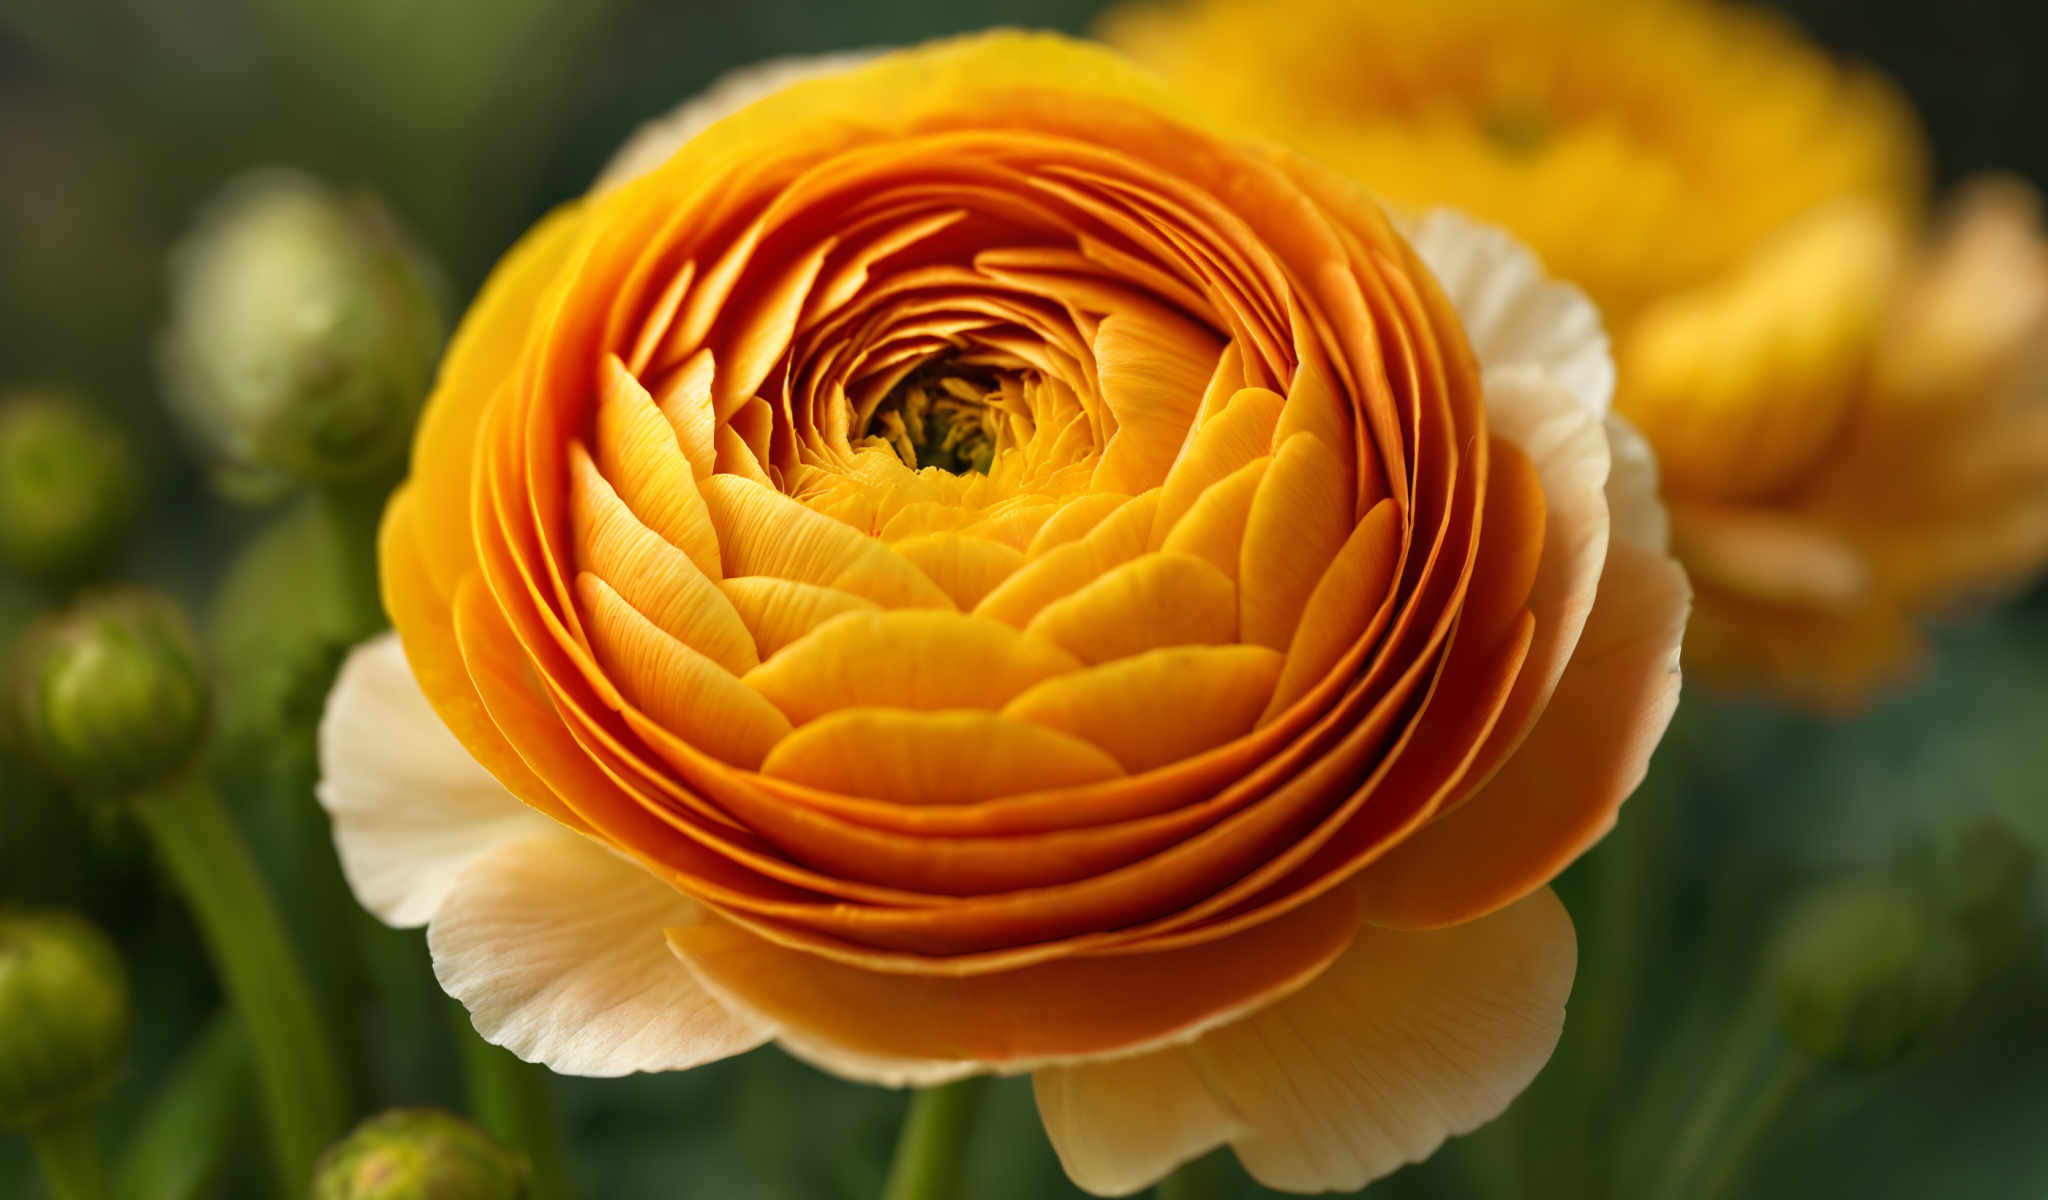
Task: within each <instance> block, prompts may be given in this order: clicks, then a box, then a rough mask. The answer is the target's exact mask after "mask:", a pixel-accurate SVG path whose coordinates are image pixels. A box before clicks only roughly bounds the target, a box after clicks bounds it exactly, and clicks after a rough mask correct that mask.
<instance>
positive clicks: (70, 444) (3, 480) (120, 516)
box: [0, 392, 142, 581]
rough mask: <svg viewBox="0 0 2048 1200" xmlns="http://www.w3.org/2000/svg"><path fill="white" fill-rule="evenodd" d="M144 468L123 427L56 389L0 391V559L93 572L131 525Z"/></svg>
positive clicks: (38, 573)
mask: <svg viewBox="0 0 2048 1200" xmlns="http://www.w3.org/2000/svg"><path fill="white" fill-rule="evenodd" d="M141 494H142V480H141V468H140V466H139V465H138V464H137V463H136V461H135V455H134V452H133V451H132V450H131V449H130V448H129V446H128V443H127V441H126V440H125V439H124V438H123V436H122V434H121V431H120V429H118V428H116V427H115V426H114V425H113V424H112V423H111V422H109V421H106V420H104V419H103V418H100V417H97V416H95V415H93V414H92V413H91V412H90V411H89V410H88V409H87V408H85V407H84V406H83V405H82V404H81V403H80V401H79V400H78V398H77V397H75V396H71V395H67V394H64V393H59V392H18V393H15V394H12V395H8V396H0V563H4V564H5V565H6V566H8V567H10V568H12V569H14V570H18V571H20V572H22V573H23V574H26V575H31V576H34V577H37V578H41V579H52V580H58V581H72V580H76V579H78V578H79V577H80V576H83V575H87V574H90V573H91V572H92V570H93V568H95V567H97V566H100V565H101V564H102V563H103V562H104V561H105V559H106V558H107V556H108V554H109V552H110V551H111V550H112V549H113V548H114V546H115V545H116V544H117V543H118V542H119V541H120V540H121V538H122V537H123V536H124V535H126V534H127V532H128V529H129V527H130V526H131V525H133V524H134V521H135V514H136V510H137V508H138V507H139V504H140V500H141Z"/></svg>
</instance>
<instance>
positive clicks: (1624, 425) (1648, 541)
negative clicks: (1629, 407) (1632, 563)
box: [1607, 409, 1671, 554]
mask: <svg viewBox="0 0 2048 1200" xmlns="http://www.w3.org/2000/svg"><path fill="white" fill-rule="evenodd" d="M1607 453H1608V456H1609V458H1610V459H1611V462H1612V465H1611V466H1610V467H1609V469H1608V472H1607V512H1608V517H1609V519H1610V521H1611V522H1612V525H1613V529H1614V536H1615V537H1617V538H1620V539H1621V540H1622V541H1624V542H1628V543H1629V544H1631V545H1634V546H1638V547H1640V548H1642V549H1644V550H1649V551H1653V552H1655V553H1657V554H1669V553H1670V552H1671V514H1670V513H1668V512H1666V511H1665V509H1664V495H1663V485H1662V482H1661V479H1660V476H1659V473H1658V470H1657V452H1656V451H1655V450H1652V449H1651V448H1650V442H1649V439H1647V438H1645V437H1644V436H1643V435H1642V434H1641V433H1640V432H1638V431H1637V429H1636V427H1635V426H1634V425H1631V424H1630V423H1629V420H1628V418H1627V417H1624V416H1622V415H1621V412H1620V410H1618V409H1616V410H1610V411H1609V412H1608V414H1607Z"/></svg>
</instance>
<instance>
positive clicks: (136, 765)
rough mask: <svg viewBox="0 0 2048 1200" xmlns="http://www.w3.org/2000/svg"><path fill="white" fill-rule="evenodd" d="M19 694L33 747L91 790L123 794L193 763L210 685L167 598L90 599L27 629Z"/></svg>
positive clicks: (116, 595) (132, 594) (119, 595)
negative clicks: (33, 627)
mask: <svg viewBox="0 0 2048 1200" xmlns="http://www.w3.org/2000/svg"><path fill="white" fill-rule="evenodd" d="M14 688H15V696H16V700H17V702H18V703H19V704H20V706H21V707H20V709H19V712H20V720H21V724H22V727H23V729H24V730H25V731H26V734H27V738H28V742H29V745H30V747H31V749H33V751H34V752H35V754H36V756H37V757H38V758H40V759H41V760H42V761H43V763H44V765H45V766H47V767H48V768H49V769H50V771H51V773H52V774H54V775H56V776H58V777H59V778H61V779H63V780H65V781H66V782H68V783H70V784H71V785H72V786H74V787H77V788H80V789H82V790H86V791H91V792H103V793H114V794H126V793H128V792H132V791H135V790H137V789H140V788H143V787H146V786H148V785H150V784H152V783H155V782H158V781H159V780H162V779H164V778H165V777H166V776H169V775H171V774H172V773H174V772H176V771H177V770H179V769H180V768H182V767H184V766H185V765H186V764H187V763H189V762H190V761H191V760H192V758H193V756H194V755H195V754H196V753H197V751H198V749H199V745H200V743H201V742H202V741H203V740H204V737H205V734H206V726H207V716H208V697H209V684H208V679H207V675H206V670H205V667H204V665H203V664H202V663H201V661H200V655H199V647H198V644H197V643H196V642H195V640H194V639H193V636H192V632H191V630H190V628H189V627H188V626H187V625H186V624H185V621H184V618H183V617H181V616H180V615H179V614H178V611H177V609H176V608H174V607H173V606H172V605H171V604H170V602H169V601H167V600H164V599H163V598H162V597H159V596H155V595H152V594H150V593H147V592H141V591H118V592H109V593H104V594H101V595H97V596H90V597H87V598H85V599H83V600H81V601H79V602H78V603H77V604H76V605H74V606H73V607H72V608H71V609H70V610H69V611H68V612H64V613H61V614H58V615H57V616H55V617H51V618H49V619H47V620H45V621H44V622H43V623H42V624H40V625H39V626H37V627H36V628H35V629H32V630H30V631H29V633H28V635H27V637H26V638H25V639H24V641H23V646H22V651H21V658H20V661H19V663H18V664H17V665H16V668H15V681H14Z"/></svg>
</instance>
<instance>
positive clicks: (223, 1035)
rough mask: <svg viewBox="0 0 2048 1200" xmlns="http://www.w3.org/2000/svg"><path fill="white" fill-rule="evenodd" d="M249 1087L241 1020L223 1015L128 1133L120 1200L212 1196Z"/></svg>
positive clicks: (173, 1071) (238, 1130) (174, 1070)
mask: <svg viewBox="0 0 2048 1200" xmlns="http://www.w3.org/2000/svg"><path fill="white" fill-rule="evenodd" d="M254 1084H255V1081H254V1080H253V1079H251V1078H250V1075H249V1040H248V1039H247V1038H245V1037H243V1036H242V1025H241V1022H239V1021H237V1020H236V1019H235V1017H234V1014H232V1013H228V1012H221V1013H219V1014H217V1015H216V1016H215V1017H214V1018H213V1021H212V1023H211V1024H209V1025H208V1026H207V1027H206V1030H205V1032H203V1033H201V1034H200V1035H199V1037H198V1038H196V1039H195V1040H194V1041H193V1044H192V1046H191V1048H190V1049H188V1050H186V1051H185V1053H184V1055H183V1056H182V1057H180V1058H179V1060H178V1063H177V1065H176V1066H174V1067H173V1068H172V1069H171V1074H170V1077H169V1078H168V1079H167V1080H165V1082H164V1084H163V1086H162V1087H161V1088H160V1089H158V1091H157V1094H156V1095H155V1096H154V1097H152V1098H151V1100H150V1102H149V1107H148V1108H147V1109H145V1110H143V1113H142V1116H141V1117H140V1118H139V1119H138V1120H137V1122H136V1125H135V1130H134V1132H133V1133H131V1134H130V1135H129V1137H128V1144H127V1146H126V1148H125V1149H124V1150H123V1152H122V1155H121V1165H120V1170H119V1172H118V1175H119V1178H118V1180H117V1183H116V1191H117V1192H118V1193H119V1194H120V1195H121V1196H122V1197H123V1200H199V1198H200V1197H203V1196H207V1195H210V1194H212V1191H213V1179H214V1176H215V1175H217V1174H219V1172H220V1168H221V1164H222V1163H224V1162H225V1161H226V1159H227V1155H228V1151H229V1150H230V1149H232V1148H233V1146H234V1142H235V1139H236V1137H237V1136H238V1135H239V1134H240V1133H241V1132H242V1121H243V1116H242V1114H243V1113H245V1112H247V1111H248V1106H249V1099H250V1093H252V1092H253V1091H254V1090H255V1087H254Z"/></svg>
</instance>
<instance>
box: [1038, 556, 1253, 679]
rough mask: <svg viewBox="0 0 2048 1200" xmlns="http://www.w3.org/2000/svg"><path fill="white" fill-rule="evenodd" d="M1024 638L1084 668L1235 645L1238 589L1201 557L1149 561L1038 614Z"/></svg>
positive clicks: (1137, 561)
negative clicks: (1154, 652)
mask: <svg viewBox="0 0 2048 1200" xmlns="http://www.w3.org/2000/svg"><path fill="white" fill-rule="evenodd" d="M1024 628H1025V632H1027V633H1030V634H1033V635H1036V636H1038V637H1042V638H1044V639H1046V640H1047V641H1050V642H1053V643H1055V644H1057V645H1060V646H1064V647H1066V649H1067V650H1069V651H1070V652H1072V653H1073V655H1074V656H1075V657H1076V658H1079V659H1080V660H1081V661H1082V662H1086V663H1102V662H1109V661H1110V660H1112V659H1118V658H1124V657H1127V656H1129V655H1132V654H1140V653H1143V652H1144V651H1146V650H1151V649H1154V648H1155V647H1159V646H1185V645H1222V644H1226V643H1230V642H1234V641H1236V640H1237V588H1236V586H1235V585H1234V584H1232V583H1231V582H1230V579H1229V577H1228V576H1226V575H1224V574H1223V572H1221V571H1218V570H1217V569H1216V568H1215V567H1212V566H1210V565H1209V564H1208V563H1206V562H1204V561H1202V560H1201V559H1199V558H1189V557H1188V556H1186V555H1183V554H1144V555H1140V556H1139V557H1137V558H1134V559H1132V560H1131V561H1130V562H1127V563H1125V564H1123V565H1122V566H1119V567H1115V568H1112V569H1110V570H1108V571H1105V572H1104V573H1103V574H1102V576H1101V577H1100V578H1098V579H1096V580H1095V581H1094V582H1092V583H1090V584H1088V585H1087V586H1085V587H1083V588H1081V589H1079V590H1078V591H1075V592H1074V593H1072V594H1071V595H1068V596H1064V597H1062V598H1060V599H1058V600H1055V601H1053V602H1052V603H1051V604H1048V605H1046V606H1045V607H1044V608H1043V609H1041V610H1039V613H1038V615H1037V616H1035V617H1033V618H1032V619H1031V623H1030V624H1029V625H1027V626H1025V627H1024Z"/></svg>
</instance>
